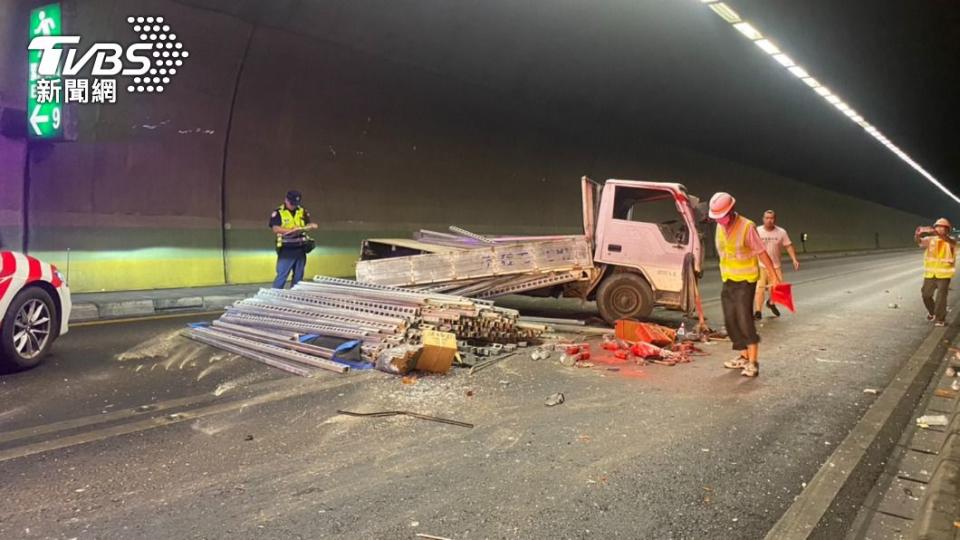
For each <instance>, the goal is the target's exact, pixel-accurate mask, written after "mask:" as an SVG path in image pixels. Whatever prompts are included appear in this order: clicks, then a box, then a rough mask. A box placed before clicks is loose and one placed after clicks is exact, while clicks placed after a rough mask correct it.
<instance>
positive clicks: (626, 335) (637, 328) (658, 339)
mask: <svg viewBox="0 0 960 540" xmlns="http://www.w3.org/2000/svg"><path fill="white" fill-rule="evenodd" d="M615 333H616V336H617V337H618V338H620V339H623V340H626V341H643V342H646V343H652V344H653V345H656V346H658V347H666V346H667V345H672V344H673V341H674V340H675V339H676V333H674V332H673V330H671V329H669V328H664V327H662V326H658V325H656V324H649V323H642V322H640V321H633V320H630V319H620V320H619V321H617V324H616V327H615Z"/></svg>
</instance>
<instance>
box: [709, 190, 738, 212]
mask: <svg viewBox="0 0 960 540" xmlns="http://www.w3.org/2000/svg"><path fill="white" fill-rule="evenodd" d="M735 204H737V200H736V199H734V198H733V195H730V194H729V193H726V192H724V191H721V192H719V193H715V194H714V195H713V197H710V213H709V216H710V219H720V218H722V217H723V216H725V215H727V214H729V213H730V211H731V210H733V205H735Z"/></svg>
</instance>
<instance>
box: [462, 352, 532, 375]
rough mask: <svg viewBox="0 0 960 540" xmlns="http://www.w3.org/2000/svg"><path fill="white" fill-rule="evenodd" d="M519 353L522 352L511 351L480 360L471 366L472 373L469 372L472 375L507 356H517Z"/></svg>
mask: <svg viewBox="0 0 960 540" xmlns="http://www.w3.org/2000/svg"><path fill="white" fill-rule="evenodd" d="M518 354H520V353H517V352H512V353H509V354H504V355H502V356H498V357H496V358H491V359H490V360H485V361H483V362H480V363H479V364H474V365H473V367H471V368H470V373H469V374H470V375H473V374H474V373H476V372H478V371H480V370H482V369H486V368H488V367H490V366H492V365H494V364H497V363H500V362H502V361H504V360H506V359H507V358H511V357H514V356H516V355H518Z"/></svg>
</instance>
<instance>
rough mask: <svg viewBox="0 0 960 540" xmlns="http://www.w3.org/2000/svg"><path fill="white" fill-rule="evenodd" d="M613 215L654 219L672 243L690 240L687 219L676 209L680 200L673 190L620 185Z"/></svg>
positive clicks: (624, 217) (630, 218)
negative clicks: (675, 197) (675, 196)
mask: <svg viewBox="0 0 960 540" xmlns="http://www.w3.org/2000/svg"><path fill="white" fill-rule="evenodd" d="M613 219H622V220H626V221H637V222H641V223H653V224H655V225H657V228H659V229H660V234H662V235H663V239H664V240H666V241H667V242H669V243H671V244H686V243H687V242H688V241H689V231H688V230H687V223H686V221H685V220H684V219H683V216H682V215H681V214H680V212H679V211H677V203H676V201H675V200H674V197H673V193H672V192H670V191H662V190H656V189H644V188H633V187H626V186H617V190H616V193H615V195H614V200H613Z"/></svg>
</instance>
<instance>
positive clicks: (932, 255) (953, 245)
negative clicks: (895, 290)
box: [914, 218, 957, 326]
mask: <svg viewBox="0 0 960 540" xmlns="http://www.w3.org/2000/svg"><path fill="white" fill-rule="evenodd" d="M952 229H953V227H952V226H951V225H950V221H949V220H947V218H940V219H938V220H937V222H936V223H934V224H933V227H932V228H931V227H918V228H917V230H916V232H915V233H914V238H915V240H916V241H917V244H919V245H920V247H922V248H924V252H923V288H921V289H920V296H921V297H922V298H923V305H924V306H926V308H927V320H928V321H935V322H934V324H935V325H936V326H946V324H947V323H946V319H947V291H949V290H950V280H951V279H952V278H953V275H954V274H955V273H956V272H957V268H956V265H957V241H956V240H954V239H953V238H951V237H950V231H951V230H952ZM934 291H936V293H937V298H936V300H934V298H933V293H934Z"/></svg>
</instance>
